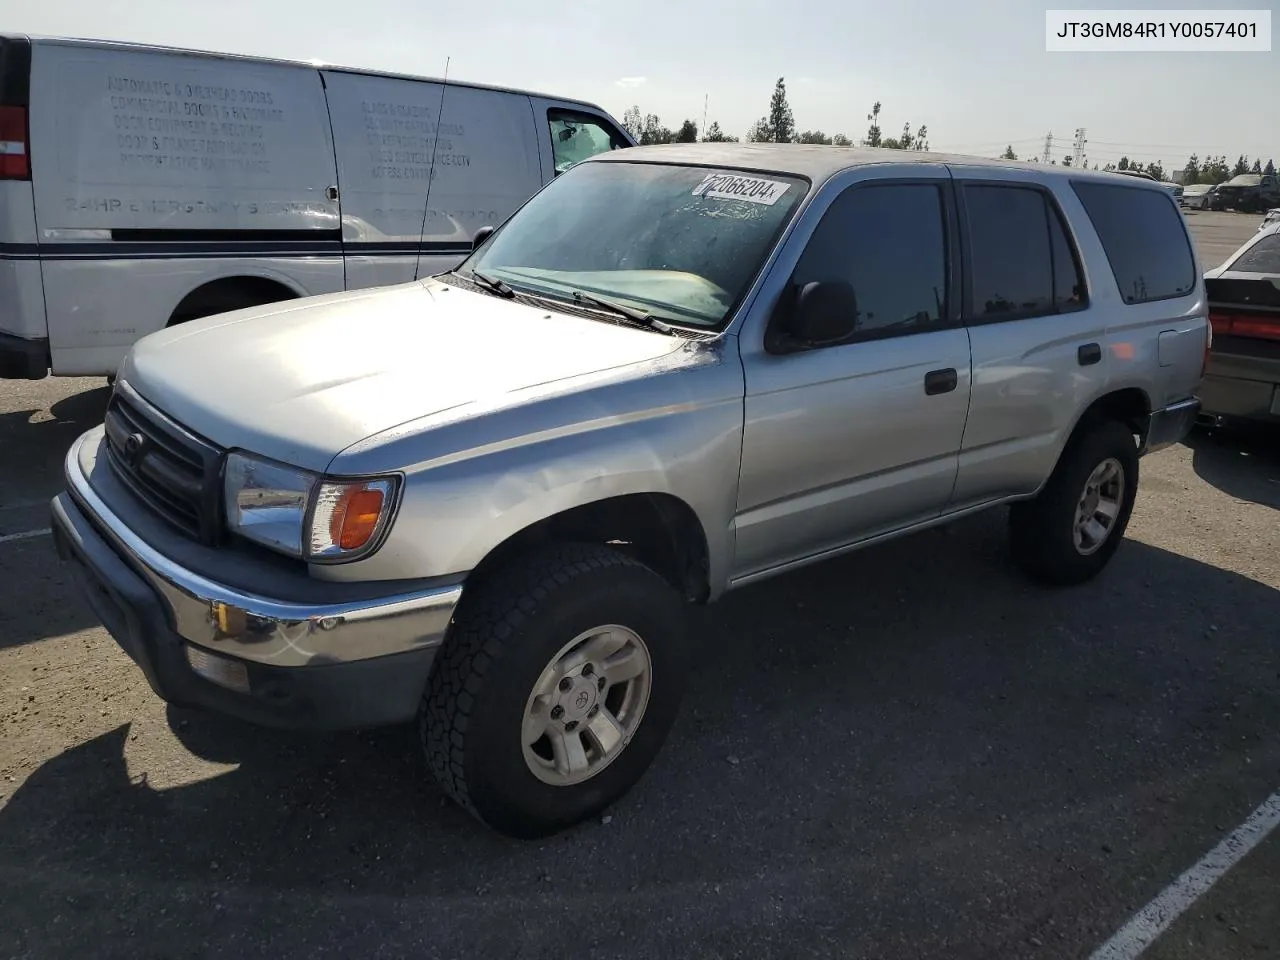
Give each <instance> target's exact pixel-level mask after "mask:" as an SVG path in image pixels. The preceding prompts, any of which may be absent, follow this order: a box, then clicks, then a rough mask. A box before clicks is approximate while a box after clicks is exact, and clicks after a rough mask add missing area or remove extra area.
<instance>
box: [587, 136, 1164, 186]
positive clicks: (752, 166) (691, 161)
mask: <svg viewBox="0 0 1280 960" xmlns="http://www.w3.org/2000/svg"><path fill="white" fill-rule="evenodd" d="M585 162H587V163H600V162H603V163H622V162H635V163H681V164H688V165H690V166H704V167H720V168H725V167H728V168H736V169H740V170H750V171H755V172H760V173H765V172H768V173H777V174H783V175H787V176H796V177H804V178H807V179H808V180H810V181H812V182H814V183H822V182H824V181H826V180H829V179H830V178H831V177H833V176H835V175H836V174H838V173H841V172H842V171H844V170H849V169H853V168H856V167H863V166H869V165H872V164H925V163H933V164H946V165H948V166H953V167H983V168H989V169H991V170H992V171H998V170H1010V171H1013V170H1016V171H1018V172H1019V173H1024V174H1025V173H1026V172H1027V171H1028V170H1030V171H1034V172H1036V173H1038V174H1042V175H1044V176H1060V177H1071V178H1072V179H1073V180H1096V181H1099V182H1102V183H1114V182H1115V179H1116V175H1115V174H1114V173H1109V172H1104V171H1101V170H1085V169H1083V168H1080V167H1060V166H1055V165H1053V164H1047V163H1030V162H1028V161H1025V160H992V159H991V158H989V157H970V156H965V155H963V154H957V153H929V152H926V151H923V150H890V149H887V148H884V147H833V146H823V145H819V144H808V143H667V144H660V145H652V146H646V147H630V148H628V149H626V150H614V151H610V152H608V153H600V154H596V155H595V156H594V157H592V158H591V159H590V160H587V161H585ZM1125 182H1126V183H1128V184H1131V185H1133V186H1142V185H1143V184H1144V181H1143V180H1142V179H1140V178H1133V177H1126V178H1125ZM1145 183H1150V185H1151V187H1153V188H1156V189H1163V187H1162V185H1161V184H1160V183H1159V182H1151V181H1145Z"/></svg>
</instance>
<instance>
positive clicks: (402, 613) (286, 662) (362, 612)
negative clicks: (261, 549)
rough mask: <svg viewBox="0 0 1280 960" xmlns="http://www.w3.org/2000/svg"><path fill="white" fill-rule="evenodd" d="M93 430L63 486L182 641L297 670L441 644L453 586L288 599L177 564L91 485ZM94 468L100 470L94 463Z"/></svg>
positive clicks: (79, 446) (96, 436) (71, 457)
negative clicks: (88, 466) (88, 451)
mask: <svg viewBox="0 0 1280 960" xmlns="http://www.w3.org/2000/svg"><path fill="white" fill-rule="evenodd" d="M101 436H102V433H101V428H97V429H96V430H91V431H89V432H88V433H86V434H84V435H83V436H81V437H80V438H79V439H78V440H77V441H76V442H75V443H74V444H73V445H72V447H71V450H70V451H69V452H68V454H67V457H66V461H65V472H66V480H67V486H68V492H69V493H70V495H71V497H72V499H73V500H74V501H75V504H76V506H78V507H79V508H80V510H81V511H82V512H83V513H84V515H85V516H86V517H87V519H88V520H89V521H90V522H91V523H92V525H93V527H94V528H95V529H96V531H97V532H98V533H100V534H101V535H102V537H103V539H104V540H105V541H106V542H107V543H108V544H109V545H110V547H111V548H112V549H113V550H114V551H115V552H116V553H117V554H118V555H119V556H120V557H121V559H123V560H124V561H125V563H126V564H127V565H128V566H129V567H130V568H132V569H133V570H134V571H135V572H136V573H137V574H138V575H140V576H141V578H142V579H143V580H145V581H146V583H147V584H148V585H149V586H150V587H151V589H152V590H153V591H154V592H155V594H156V595H157V597H158V598H159V600H160V604H161V606H162V607H163V609H164V612H165V614H166V618H167V619H168V621H169V623H170V625H171V628H172V630H173V632H174V633H176V634H177V635H178V636H179V637H181V638H182V639H183V640H185V641H187V642H188V643H192V644H196V645H198V646H200V647H204V648H206V649H207V650H209V651H212V652H214V653H218V654H221V655H223V656H229V657H234V658H237V659H240V660H247V661H252V662H255V663H261V664H267V665H270V666H273V667H305V666H314V665H320V664H336V663H350V662H353V661H361V660H368V659H372V658H377V657H385V656H392V655H395V654H400V653H406V652H410V651H417V650H422V649H423V648H428V647H435V646H438V645H439V644H440V643H441V642H442V641H443V639H444V636H445V633H446V631H447V629H448V626H449V622H450V620H451V618H452V616H453V611H454V608H455V607H456V606H457V604H458V601H459V599H460V598H461V596H462V586H461V585H460V584H454V585H449V586H439V587H432V588H429V589H420V590H412V591H406V592H403V593H391V594H388V595H386V596H380V597H377V598H375V599H362V600H349V601H343V602H334V603H314V602H297V601H288V600H281V599H277V598H275V597H271V596H264V595H260V594H255V593H250V592H246V591H243V590H240V589H236V588H233V587H230V586H227V585H226V584H222V583H217V582H215V581H213V580H211V579H209V578H208V577H206V576H203V575H201V574H200V573H197V572H195V571H193V570H189V569H186V568H185V567H183V566H180V565H179V564H177V563H176V562H174V561H173V560H171V559H170V558H168V557H166V556H164V555H163V554H161V553H160V552H159V551H157V550H156V549H154V548H153V547H152V546H151V545H149V544H148V543H146V542H145V541H143V540H142V539H141V538H140V537H139V536H138V535H137V534H136V533H134V532H133V531H132V530H131V529H129V527H128V526H126V525H125V524H124V523H123V522H122V521H121V519H120V517H119V516H117V514H116V513H115V512H113V511H112V509H111V508H110V506H108V504H107V503H106V502H105V501H104V500H103V499H102V498H101V497H100V496H99V495H98V493H97V492H96V491H95V490H94V488H93V486H92V485H91V483H90V480H89V477H88V476H86V474H85V470H84V466H83V461H84V457H83V456H82V455H83V454H84V452H85V451H84V448H85V445H86V444H98V443H100V441H101ZM95 469H99V470H107V469H109V467H108V466H107V465H106V464H105V463H102V462H100V463H97V464H96V467H95ZM299 577H300V578H301V579H307V578H306V577H305V575H304V574H299ZM309 586H311V587H312V588H314V586H315V585H314V583H310V584H309ZM336 589H337V587H335V590H336Z"/></svg>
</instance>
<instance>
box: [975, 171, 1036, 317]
mask: <svg viewBox="0 0 1280 960" xmlns="http://www.w3.org/2000/svg"><path fill="white" fill-rule="evenodd" d="M964 202H965V209H966V211H967V218H968V222H969V244H970V247H971V264H970V268H969V277H970V281H971V282H972V284H973V311H972V312H973V315H974V316H976V317H980V318H983V319H989V318H992V317H999V316H1002V315H1009V316H1027V315H1030V314H1038V313H1051V312H1052V311H1053V263H1054V257H1053V249H1052V246H1051V245H1050V242H1049V217H1048V211H1047V210H1046V209H1045V204H1044V197H1043V196H1041V194H1040V193H1039V191H1037V190H1028V189H1026V188H1024V187H978V186H972V187H966V188H965V191H964Z"/></svg>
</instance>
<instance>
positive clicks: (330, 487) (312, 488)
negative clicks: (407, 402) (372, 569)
mask: <svg viewBox="0 0 1280 960" xmlns="http://www.w3.org/2000/svg"><path fill="white" fill-rule="evenodd" d="M395 494H396V481H395V479H394V478H391V477H379V478H375V479H368V480H330V479H327V478H324V477H320V476H318V475H317V474H314V473H310V472H308V471H306V470H298V469H295V468H293V467H287V466H285V465H284V464H280V463H273V462H271V461H269V460H260V459H258V458H257V457H251V456H248V455H246V454H243V453H232V454H230V455H229V456H228V457H227V464H226V470H225V472H224V480H223V496H224V500H225V503H226V511H227V526H228V528H229V529H230V530H231V531H232V532H233V533H237V534H239V535H240V536H242V537H245V538H246V539H248V540H252V541H254V542H255V543H260V544H262V545H263V546H264V547H269V548H270V549H272V550H277V551H279V552H280V553H287V554H289V555H290V556H293V557H300V558H301V559H303V560H314V561H316V562H320V563H325V562H328V563H333V562H337V561H343V560H354V559H356V558H357V557H359V556H362V555H363V554H365V553H367V552H368V551H369V550H371V549H373V548H374V547H376V546H377V544H378V541H379V539H380V538H381V536H382V533H383V532H384V531H385V530H386V527H387V524H388V522H389V521H390V518H391V514H392V512H393V510H394V509H395Z"/></svg>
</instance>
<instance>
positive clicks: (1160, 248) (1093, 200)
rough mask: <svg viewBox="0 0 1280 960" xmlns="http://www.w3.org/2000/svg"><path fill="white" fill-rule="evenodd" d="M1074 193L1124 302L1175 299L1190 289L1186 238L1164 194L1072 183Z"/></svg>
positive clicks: (1192, 271)
mask: <svg viewBox="0 0 1280 960" xmlns="http://www.w3.org/2000/svg"><path fill="white" fill-rule="evenodd" d="M1075 191H1076V195H1077V196H1078V197H1079V198H1080V202H1081V203H1083V204H1084V208H1085V210H1086V211H1087V212H1088V214H1089V219H1090V220H1092V221H1093V226H1094V229H1095V230H1097V231H1098V237H1099V239H1101V240H1102V247H1103V249H1104V250H1106V253H1107V259H1108V260H1109V261H1110V262H1111V271H1112V273H1113V274H1115V278H1116V284H1117V285H1118V286H1119V287H1120V295H1121V296H1122V297H1124V300H1125V302H1126V303H1145V302H1146V301H1149V300H1164V299H1166V298H1168V297H1180V296H1184V295H1186V294H1188V293H1190V292H1191V291H1192V290H1194V289H1195V285H1196V268H1195V259H1194V257H1193V256H1192V253H1191V242H1190V241H1189V240H1188V239H1187V230H1186V226H1185V225H1184V223H1183V220H1182V214H1181V213H1179V212H1178V208H1177V206H1176V205H1175V203H1174V200H1173V198H1172V197H1171V196H1169V194H1168V193H1166V192H1164V191H1161V190H1146V189H1142V188H1134V187H1128V186H1123V185H1117V186H1113V185H1111V184H1104V183H1077V184H1075Z"/></svg>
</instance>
